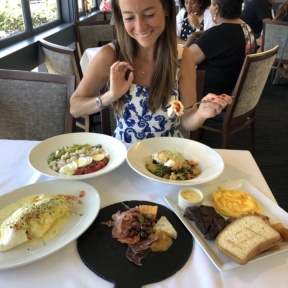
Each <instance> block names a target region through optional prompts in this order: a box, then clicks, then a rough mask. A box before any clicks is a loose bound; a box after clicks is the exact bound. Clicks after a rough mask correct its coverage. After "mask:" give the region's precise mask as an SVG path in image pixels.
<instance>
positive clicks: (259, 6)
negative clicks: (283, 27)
mask: <svg viewBox="0 0 288 288" xmlns="http://www.w3.org/2000/svg"><path fill="white" fill-rule="evenodd" d="M276 1H277V0H252V1H249V2H248V4H247V6H246V7H245V8H244V9H243V11H242V14H241V17H240V18H241V19H242V20H243V21H244V22H245V23H247V24H248V25H249V26H250V27H251V29H252V31H253V32H254V36H255V39H256V43H257V46H258V47H257V51H259V52H260V51H261V46H262V31H263V20H264V19H272V18H273V14H272V4H273V3H275V2H276Z"/></svg>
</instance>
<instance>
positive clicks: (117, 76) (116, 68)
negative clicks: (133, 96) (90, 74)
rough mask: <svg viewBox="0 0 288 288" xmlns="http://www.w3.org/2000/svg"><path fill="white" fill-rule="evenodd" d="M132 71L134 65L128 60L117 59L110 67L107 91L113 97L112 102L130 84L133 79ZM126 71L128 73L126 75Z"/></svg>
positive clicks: (124, 91) (123, 92) (126, 89)
mask: <svg viewBox="0 0 288 288" xmlns="http://www.w3.org/2000/svg"><path fill="white" fill-rule="evenodd" d="M129 71H130V72H129ZM133 71H134V67H133V66H132V65H131V64H129V63H128V62H120V61H117V62H115V63H114V64H113V65H112V66H111V67H110V89H109V93H110V95H111V96H112V98H113V102H114V101H116V100H118V99H119V98H120V97H122V95H124V94H125V93H126V92H127V91H128V89H129V88H130V86H131V85H132V82H133V79H134V74H133ZM127 72H128V73H129V74H128V76H127V77H126V74H127ZM126 78H127V79H126Z"/></svg>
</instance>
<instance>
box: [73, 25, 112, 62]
mask: <svg viewBox="0 0 288 288" xmlns="http://www.w3.org/2000/svg"><path fill="white" fill-rule="evenodd" d="M74 27H75V32H76V41H77V48H78V49H79V55H80V57H82V55H83V53H84V51H85V50H86V49H87V48H92V47H99V46H102V45H103V44H105V43H107V42H110V41H112V40H114V39H116V33H115V29H114V25H110V21H109V20H104V21H76V22H74Z"/></svg>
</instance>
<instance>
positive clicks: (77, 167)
mask: <svg viewBox="0 0 288 288" xmlns="http://www.w3.org/2000/svg"><path fill="white" fill-rule="evenodd" d="M109 160H110V156H109V155H108V153H106V152H105V150H104V149H103V147H102V145H101V144H97V145H94V146H92V145H90V144H83V145H82V144H74V145H72V146H62V147H61V148H60V149H58V150H56V151H54V152H53V153H51V154H50V156H49V159H48V165H49V167H50V168H51V169H52V170H54V171H55V172H58V173H61V174H65V175H68V176H72V175H83V174H90V173H93V172H96V171H99V170H101V169H103V168H104V167H105V166H106V165H107V164H108V163H109Z"/></svg>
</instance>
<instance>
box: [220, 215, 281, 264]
mask: <svg viewBox="0 0 288 288" xmlns="http://www.w3.org/2000/svg"><path fill="white" fill-rule="evenodd" d="M280 242H281V236H280V233H279V232H278V231H277V230H276V229H274V228H273V227H272V226H271V225H270V224H269V223H267V222H266V221H265V220H263V219H262V218H261V217H260V216H257V215H245V216H242V217H240V218H238V219H236V220H234V221H233V222H232V223H231V224H229V225H228V226H226V228H224V229H223V230H222V231H221V232H220V234H219V235H218V236H217V238H216V245H217V247H218V248H219V250H220V251H222V252H223V253H224V254H226V255H227V256H229V257H230V258H231V259H233V260H234V261H235V262H237V263H238V264H246V263H247V262H249V261H250V260H251V259H252V258H254V257H255V256H256V255H258V254H260V253H261V252H263V251H265V250H267V249H270V248H271V247H273V246H275V245H277V244H279V243H280Z"/></svg>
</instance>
